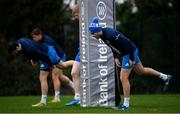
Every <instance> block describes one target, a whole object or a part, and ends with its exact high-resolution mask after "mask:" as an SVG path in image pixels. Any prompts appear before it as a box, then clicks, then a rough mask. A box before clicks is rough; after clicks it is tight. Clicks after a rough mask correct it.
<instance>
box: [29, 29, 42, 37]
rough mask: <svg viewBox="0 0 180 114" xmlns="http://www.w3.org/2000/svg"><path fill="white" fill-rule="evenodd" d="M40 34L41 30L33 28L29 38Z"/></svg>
mask: <svg viewBox="0 0 180 114" xmlns="http://www.w3.org/2000/svg"><path fill="white" fill-rule="evenodd" d="M40 34H42V30H41V29H40V28H35V29H33V30H32V32H31V36H32V35H40Z"/></svg>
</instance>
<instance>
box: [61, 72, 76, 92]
mask: <svg viewBox="0 0 180 114" xmlns="http://www.w3.org/2000/svg"><path fill="white" fill-rule="evenodd" d="M59 78H60V81H61V83H62V84H63V85H65V86H66V87H68V88H70V89H72V90H73V91H74V84H73V82H72V81H71V80H70V79H69V78H68V77H67V76H66V75H64V74H63V72H62V75H61V76H60V77H59Z"/></svg>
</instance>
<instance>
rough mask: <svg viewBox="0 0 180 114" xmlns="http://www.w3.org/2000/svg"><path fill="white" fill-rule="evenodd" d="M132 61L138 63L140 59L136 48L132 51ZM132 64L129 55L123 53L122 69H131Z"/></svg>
mask: <svg viewBox="0 0 180 114" xmlns="http://www.w3.org/2000/svg"><path fill="white" fill-rule="evenodd" d="M134 61H135V62H136V63H140V62H141V61H140V59H139V56H138V49H136V50H135V51H134ZM132 67H133V66H132V65H131V64H130V58H129V55H124V56H123V57H122V68H123V69H131V68H132Z"/></svg>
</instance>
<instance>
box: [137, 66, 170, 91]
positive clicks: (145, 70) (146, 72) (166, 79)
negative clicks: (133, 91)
mask: <svg viewBox="0 0 180 114" xmlns="http://www.w3.org/2000/svg"><path fill="white" fill-rule="evenodd" d="M134 70H135V72H136V73H138V74H139V75H149V76H155V77H158V78H160V79H162V80H163V81H164V87H163V91H164V92H166V91H167V90H168V86H169V82H170V80H171V79H172V76H171V75H169V74H164V73H161V72H159V71H157V70H154V69H152V68H149V67H144V66H143V65H142V64H141V63H139V64H135V65H134Z"/></svg>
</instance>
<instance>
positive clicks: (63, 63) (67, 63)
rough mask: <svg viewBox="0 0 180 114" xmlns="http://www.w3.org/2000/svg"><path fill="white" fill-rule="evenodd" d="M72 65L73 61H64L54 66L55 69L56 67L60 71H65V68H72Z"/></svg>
mask: <svg viewBox="0 0 180 114" xmlns="http://www.w3.org/2000/svg"><path fill="white" fill-rule="evenodd" d="M73 63H74V60H68V61H66V62H62V61H59V62H58V63H57V64H56V67H58V68H60V69H65V68H68V67H71V66H73Z"/></svg>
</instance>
